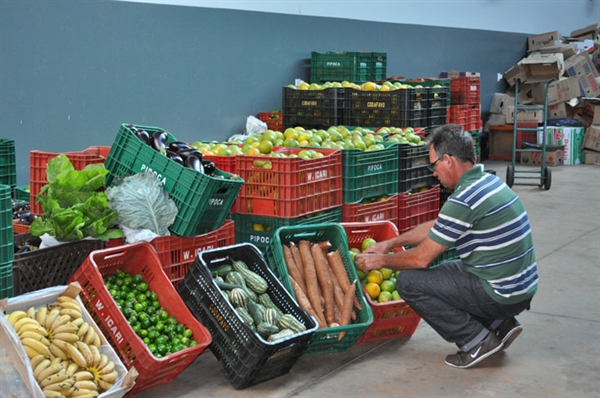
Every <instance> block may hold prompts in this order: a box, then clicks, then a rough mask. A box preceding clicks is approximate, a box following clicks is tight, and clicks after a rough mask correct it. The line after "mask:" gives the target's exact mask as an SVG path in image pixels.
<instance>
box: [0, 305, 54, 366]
mask: <svg viewBox="0 0 600 398" xmlns="http://www.w3.org/2000/svg"><path fill="white" fill-rule="evenodd" d="M6 319H7V320H8V323H9V324H10V325H11V326H12V327H13V329H15V332H17V335H18V336H19V340H21V343H22V344H23V348H24V349H25V353H26V354H27V356H28V357H29V358H30V359H31V358H33V357H35V356H37V355H43V356H44V358H48V359H49V358H50V349H49V348H48V347H49V345H50V341H49V340H48V339H47V336H48V332H47V331H46V329H45V328H44V327H43V326H42V325H40V323H39V322H38V321H37V320H36V319H32V318H30V317H29V316H28V315H27V312H25V311H21V310H18V311H13V312H11V313H10V314H8V315H6Z"/></svg>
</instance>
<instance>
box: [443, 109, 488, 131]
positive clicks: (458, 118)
mask: <svg viewBox="0 0 600 398" xmlns="http://www.w3.org/2000/svg"><path fill="white" fill-rule="evenodd" d="M450 123H454V124H459V125H461V126H462V127H463V128H464V129H465V130H466V131H472V130H477V129H479V128H481V105H480V104H463V105H453V106H451V107H450Z"/></svg>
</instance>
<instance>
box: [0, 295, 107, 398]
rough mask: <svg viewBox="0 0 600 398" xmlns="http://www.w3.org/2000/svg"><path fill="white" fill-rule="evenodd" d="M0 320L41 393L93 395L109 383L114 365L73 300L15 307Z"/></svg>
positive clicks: (73, 395) (67, 297)
mask: <svg viewBox="0 0 600 398" xmlns="http://www.w3.org/2000/svg"><path fill="white" fill-rule="evenodd" d="M6 318H7V320H8V323H9V324H10V325H11V326H12V327H13V329H14V330H15V332H16V333H17V335H18V337H19V340H20V341H21V343H22V344H23V348H24V349H25V353H26V354H27V356H28V357H29V360H30V362H31V368H32V369H33V375H34V377H35V380H36V381H37V383H38V385H39V386H40V388H41V390H42V392H43V393H44V396H45V397H97V396H98V395H100V394H101V393H102V392H104V391H106V390H108V389H110V388H111V387H112V386H113V385H114V384H115V382H116V380H117V378H118V373H117V370H116V369H115V363H114V362H113V361H111V360H110V359H109V358H108V356H107V355H106V354H102V353H100V345H101V340H100V336H99V335H98V334H97V333H96V331H95V329H94V326H92V325H90V324H89V323H87V322H85V321H84V319H83V318H82V309H81V306H80V305H79V303H78V302H77V300H75V299H74V298H72V297H69V296H64V295H63V296H59V297H58V298H57V299H56V301H54V302H53V303H51V304H50V305H49V306H47V307H46V306H42V307H40V308H38V309H37V310H36V309H35V308H34V307H30V308H29V309H28V310H27V311H22V310H16V311H13V312H11V313H10V314H7V315H6Z"/></svg>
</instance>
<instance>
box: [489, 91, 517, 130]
mask: <svg viewBox="0 0 600 398" xmlns="http://www.w3.org/2000/svg"><path fill="white" fill-rule="evenodd" d="M519 91H520V90H519ZM510 105H512V106H514V105H515V98H514V97H513V96H511V95H510V94H505V93H494V97H493V98H492V104H491V105H490V113H496V114H503V113H504V108H505V107H506V106H510ZM501 124H504V123H501Z"/></svg>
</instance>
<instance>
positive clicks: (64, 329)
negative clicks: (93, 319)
mask: <svg viewBox="0 0 600 398" xmlns="http://www.w3.org/2000/svg"><path fill="white" fill-rule="evenodd" d="M77 331H78V328H77V326H75V325H73V323H71V322H67V323H66V324H64V325H61V326H59V327H57V328H56V329H54V331H53V332H54V334H57V333H75V334H77Z"/></svg>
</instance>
